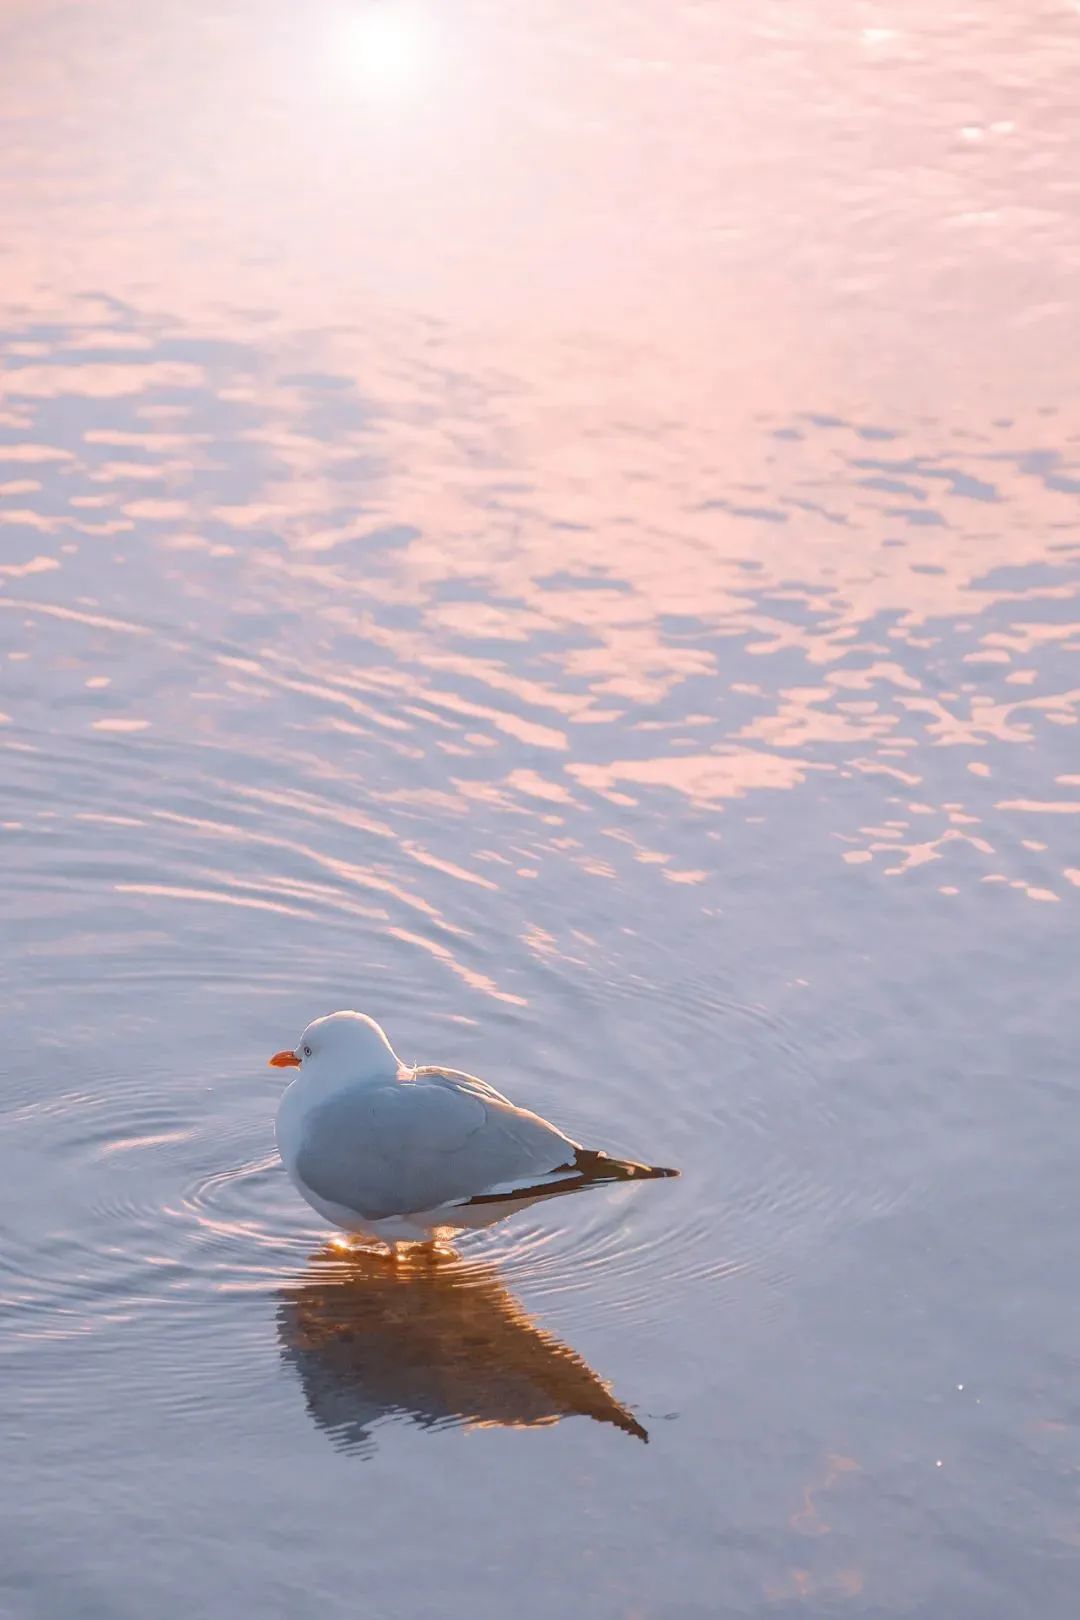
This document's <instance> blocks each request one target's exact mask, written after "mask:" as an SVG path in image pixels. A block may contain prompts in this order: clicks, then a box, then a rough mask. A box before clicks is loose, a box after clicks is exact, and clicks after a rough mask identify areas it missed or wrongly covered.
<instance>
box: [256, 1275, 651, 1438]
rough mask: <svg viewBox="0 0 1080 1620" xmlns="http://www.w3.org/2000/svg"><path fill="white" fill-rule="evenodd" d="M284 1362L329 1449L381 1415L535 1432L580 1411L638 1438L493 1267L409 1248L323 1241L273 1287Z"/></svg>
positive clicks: (367, 1429) (588, 1372) (638, 1430)
mask: <svg viewBox="0 0 1080 1620" xmlns="http://www.w3.org/2000/svg"><path fill="white" fill-rule="evenodd" d="M279 1299H280V1304H279V1306H278V1315H277V1324H278V1337H279V1342H280V1347H281V1354H282V1358H283V1360H284V1361H286V1362H287V1363H288V1364H290V1365H291V1366H293V1367H294V1368H295V1369H296V1371H297V1373H298V1374H299V1375H300V1382H301V1384H302V1385H303V1389H304V1396H305V1399H306V1401H307V1407H308V1411H309V1412H310V1413H311V1416H312V1419H313V1420H314V1422H315V1423H316V1424H317V1426H318V1427H319V1428H321V1429H325V1431H326V1432H327V1434H328V1435H329V1437H330V1439H331V1440H332V1442H333V1443H334V1445H335V1446H337V1447H338V1448H340V1449H341V1450H348V1451H353V1450H355V1451H358V1452H360V1453H362V1454H363V1453H366V1454H370V1453H371V1452H372V1451H373V1450H374V1442H373V1440H372V1436H371V1430H372V1428H373V1427H374V1425H375V1424H376V1423H377V1422H378V1421H379V1420H380V1419H381V1418H385V1417H406V1418H409V1419H411V1421H412V1422H414V1423H417V1424H419V1425H420V1426H421V1427H424V1428H442V1427H449V1426H451V1425H454V1424H464V1425H466V1426H468V1427H501V1428H535V1427H539V1426H540V1425H542V1424H550V1423H557V1422H558V1421H559V1419H560V1418H563V1417H571V1416H574V1415H581V1416H583V1417H591V1418H595V1419H596V1420H597V1422H598V1423H613V1424H614V1425H615V1427H616V1428H619V1429H622V1430H623V1431H624V1433H626V1434H630V1435H636V1436H637V1438H638V1439H639V1440H646V1441H647V1440H648V1438H649V1437H648V1434H647V1433H646V1431H645V1429H643V1428H642V1426H641V1424H640V1423H638V1421H637V1420H636V1418H634V1417H633V1415H632V1414H631V1413H630V1412H629V1411H628V1410H627V1409H626V1407H625V1406H622V1405H621V1404H620V1403H619V1402H618V1401H617V1400H616V1399H615V1397H614V1396H613V1395H612V1393H611V1391H610V1390H609V1388H608V1386H607V1385H606V1384H605V1383H604V1382H603V1380H602V1379H601V1378H599V1377H597V1375H596V1373H594V1372H593V1370H592V1368H591V1367H589V1366H588V1364H587V1363H586V1362H585V1361H583V1360H582V1358H581V1357H580V1356H579V1355H577V1354H575V1352H574V1351H573V1350H571V1349H570V1348H569V1347H568V1346H567V1345H565V1344H563V1343H562V1342H561V1341H560V1340H559V1339H557V1338H555V1337H554V1335H553V1334H551V1333H548V1332H547V1331H545V1330H544V1329H543V1328H540V1327H538V1326H537V1325H536V1323H535V1322H533V1321H532V1319H531V1318H530V1317H529V1316H528V1314H527V1312H526V1311H525V1310H524V1308H523V1307H522V1305H521V1304H520V1303H519V1302H518V1301H517V1300H516V1299H515V1298H514V1296H513V1295H512V1294H511V1293H510V1292H509V1291H508V1290H507V1288H506V1287H505V1286H504V1285H503V1283H502V1282H501V1280H500V1278H499V1276H498V1273H497V1272H496V1270H495V1268H494V1267H493V1266H489V1265H486V1264H484V1263H482V1262H468V1263H465V1262H462V1261H461V1260H459V1259H457V1258H456V1257H446V1256H444V1255H440V1254H432V1253H430V1252H426V1253H425V1252H424V1251H423V1250H420V1249H417V1250H416V1251H415V1252H413V1253H409V1252H407V1253H406V1254H405V1255H404V1256H403V1257H402V1258H401V1259H400V1260H399V1261H398V1262H397V1263H396V1264H393V1263H391V1262H390V1261H388V1260H387V1259H386V1257H385V1256H383V1255H379V1254H373V1253H370V1252H368V1251H366V1250H363V1249H353V1250H345V1251H342V1250H341V1249H338V1248H335V1247H328V1248H326V1249H323V1250H321V1251H320V1252H319V1253H318V1254H316V1255H314V1256H312V1259H311V1262H310V1266H309V1270H308V1272H307V1274H306V1275H305V1277H303V1278H302V1279H301V1280H300V1281H299V1282H298V1283H295V1284H292V1285H290V1286H287V1287H285V1288H282V1289H281V1291H280V1295H279Z"/></svg>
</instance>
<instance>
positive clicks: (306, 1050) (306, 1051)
mask: <svg viewBox="0 0 1080 1620" xmlns="http://www.w3.org/2000/svg"><path fill="white" fill-rule="evenodd" d="M304 1056H305V1057H310V1056H311V1047H310V1046H305V1047H304Z"/></svg>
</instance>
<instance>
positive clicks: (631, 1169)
mask: <svg viewBox="0 0 1080 1620" xmlns="http://www.w3.org/2000/svg"><path fill="white" fill-rule="evenodd" d="M573 1168H574V1169H575V1170H577V1171H579V1172H580V1174H581V1175H582V1176H583V1177H584V1179H585V1180H586V1181H659V1180H661V1179H662V1178H664V1177H668V1176H678V1175H681V1174H682V1172H681V1171H680V1170H673V1169H671V1168H669V1166H667V1165H663V1164H635V1163H634V1161H633V1160H632V1159H615V1158H612V1157H611V1155H610V1154H608V1153H597V1152H594V1151H593V1150H592V1149H590V1148H579V1149H578V1152H577V1153H576V1155H575V1157H574V1165H573Z"/></svg>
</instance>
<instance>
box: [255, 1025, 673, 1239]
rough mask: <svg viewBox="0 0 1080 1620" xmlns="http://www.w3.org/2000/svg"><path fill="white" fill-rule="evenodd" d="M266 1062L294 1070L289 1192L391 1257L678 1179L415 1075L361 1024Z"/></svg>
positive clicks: (457, 1087)
mask: <svg viewBox="0 0 1080 1620" xmlns="http://www.w3.org/2000/svg"><path fill="white" fill-rule="evenodd" d="M270 1063H271V1064H272V1065H273V1067H275V1068H279V1069H285V1068H289V1069H292V1068H295V1069H298V1070H299V1071H300V1072H299V1074H297V1075H296V1077H295V1078H294V1080H293V1082H292V1084H291V1085H289V1086H288V1087H287V1088H286V1090H285V1093H284V1095H283V1097H282V1099H281V1102H280V1104H279V1106H278V1111H277V1121H276V1133H277V1144H278V1151H279V1153H280V1154H281V1159H282V1163H283V1164H284V1166H285V1169H286V1172H287V1173H288V1176H289V1179H290V1180H291V1182H292V1184H293V1186H294V1187H295V1188H296V1190H297V1192H299V1194H300V1196H301V1197H302V1198H304V1199H306V1200H307V1202H308V1203H309V1204H310V1205H311V1207H312V1208H313V1209H315V1210H317V1211H318V1212H319V1214H320V1215H322V1216H323V1217H324V1219H326V1220H328V1221H332V1222H333V1223H334V1225H335V1226H339V1227H341V1228H342V1229H343V1230H344V1231H346V1232H350V1233H353V1234H354V1235H356V1236H358V1237H363V1238H366V1239H368V1240H369V1241H370V1240H372V1239H374V1240H376V1241H379V1242H382V1243H386V1244H388V1245H389V1247H390V1250H391V1252H392V1253H394V1252H396V1245H397V1244H399V1243H429V1244H430V1243H437V1242H438V1241H439V1240H441V1239H443V1238H446V1237H449V1236H451V1235H453V1233H455V1232H461V1231H466V1230H475V1229H477V1228H479V1227H483V1226H490V1225H492V1224H493V1222H495V1221H498V1220H501V1219H502V1218H503V1216H505V1215H509V1214H511V1213H513V1211H514V1210H517V1209H522V1208H524V1207H525V1206H527V1205H528V1204H532V1203H535V1201H536V1200H537V1199H538V1198H550V1197H552V1196H553V1195H554V1194H557V1193H569V1192H577V1191H578V1190H579V1189H580V1188H582V1187H590V1186H596V1185H602V1184H604V1183H605V1182H614V1181H640V1180H647V1179H650V1178H654V1177H658V1176H676V1175H678V1173H679V1172H678V1171H677V1170H666V1169H662V1168H660V1167H659V1166H658V1165H648V1164H634V1163H632V1162H631V1161H630V1160H628V1159H616V1158H612V1157H610V1156H609V1155H608V1154H606V1153H598V1152H595V1151H593V1150H592V1149H590V1148H583V1147H582V1146H581V1145H580V1143H578V1142H575V1141H573V1140H572V1139H571V1138H570V1137H569V1136H565V1135H564V1134H563V1132H562V1131H560V1130H559V1129H558V1128H557V1126H555V1125H551V1124H549V1123H548V1121H547V1120H546V1119H541V1118H540V1116H539V1114H533V1113H530V1112H529V1110H528V1109H527V1108H517V1107H515V1105H514V1104H513V1103H512V1102H510V1101H508V1099H507V1098H506V1097H504V1096H503V1095H502V1093H501V1092H498V1091H496V1090H495V1088H494V1087H493V1086H489V1085H488V1084H487V1082H486V1081H484V1080H477V1079H476V1078H475V1077H474V1076H473V1075H471V1074H463V1073H461V1071H460V1070H458V1069H443V1068H439V1067H438V1066H436V1065H433V1064H425V1065H422V1066H419V1067H416V1068H409V1067H408V1065H407V1064H404V1063H402V1061H401V1059H400V1058H399V1057H398V1056H397V1054H396V1052H395V1051H394V1049H393V1047H392V1046H391V1045H390V1042H389V1041H388V1040H387V1038H386V1035H385V1033H384V1032H383V1030H382V1029H381V1027H380V1026H379V1025H378V1024H377V1023H376V1022H375V1020H374V1018H369V1017H368V1016H367V1015H366V1014H365V1013H358V1012H336V1013H330V1014H329V1015H328V1016H327V1017H325V1018H316V1019H315V1021H314V1022H313V1023H311V1024H309V1025H308V1026H307V1028H306V1029H305V1031H304V1033H303V1034H302V1035H301V1037H300V1040H299V1042H298V1043H297V1045H296V1046H295V1047H293V1048H292V1049H291V1050H286V1051H284V1052H275V1053H274V1056H273V1057H272V1058H271V1059H270Z"/></svg>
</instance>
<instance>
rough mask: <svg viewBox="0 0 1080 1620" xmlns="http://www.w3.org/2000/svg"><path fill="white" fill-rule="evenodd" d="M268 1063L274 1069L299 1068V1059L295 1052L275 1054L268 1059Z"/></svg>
mask: <svg viewBox="0 0 1080 1620" xmlns="http://www.w3.org/2000/svg"><path fill="white" fill-rule="evenodd" d="M270 1063H271V1066H272V1067H273V1068H275V1069H298V1068H299V1067H300V1059H299V1058H298V1057H297V1055H296V1053H295V1052H275V1053H274V1055H273V1057H272V1058H271V1059H270Z"/></svg>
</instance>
